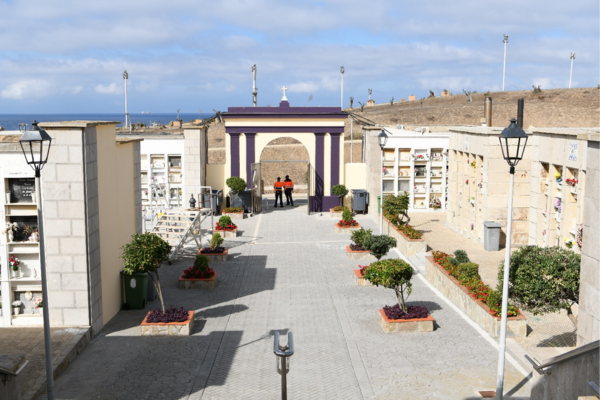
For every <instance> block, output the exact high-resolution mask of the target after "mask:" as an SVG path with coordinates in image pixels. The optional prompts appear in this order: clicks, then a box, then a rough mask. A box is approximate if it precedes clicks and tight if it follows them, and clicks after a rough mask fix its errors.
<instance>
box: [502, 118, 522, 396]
mask: <svg viewBox="0 0 600 400" xmlns="http://www.w3.org/2000/svg"><path fill="white" fill-rule="evenodd" d="M516 122H517V120H516V119H514V118H513V119H511V120H510V125H509V126H508V127H507V128H505V129H504V130H503V131H502V133H501V134H500V136H499V138H498V139H499V140H500V148H501V149H502V157H503V158H504V159H505V160H506V162H507V163H508V165H509V166H510V171H509V172H510V194H509V197H508V218H507V224H506V254H505V256H504V281H503V282H502V323H501V328H500V345H499V355H498V376H497V381H496V400H502V398H503V395H504V394H503V391H504V359H505V356H506V323H507V320H506V319H507V311H508V279H509V272H510V248H511V242H512V240H511V239H512V237H511V236H512V211H513V188H514V185H515V167H516V166H517V164H518V163H519V161H521V160H522V159H523V154H524V153H525V146H526V145H527V134H526V133H525V131H524V130H523V129H522V128H521V127H520V126H519V125H517V123H516Z"/></svg>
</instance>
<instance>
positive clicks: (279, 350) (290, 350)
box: [273, 332, 294, 357]
mask: <svg viewBox="0 0 600 400" xmlns="http://www.w3.org/2000/svg"><path fill="white" fill-rule="evenodd" d="M273 353H275V355H276V356H278V357H291V356H293V355H294V341H293V339H292V332H288V344H287V346H281V345H280V344H279V332H275V346H274V349H273Z"/></svg>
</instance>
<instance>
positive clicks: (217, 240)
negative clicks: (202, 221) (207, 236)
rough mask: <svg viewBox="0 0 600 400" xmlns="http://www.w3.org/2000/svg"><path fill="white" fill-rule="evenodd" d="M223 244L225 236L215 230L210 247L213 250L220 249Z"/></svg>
mask: <svg viewBox="0 0 600 400" xmlns="http://www.w3.org/2000/svg"><path fill="white" fill-rule="evenodd" d="M222 244H223V238H222V237H221V234H220V233H219V232H215V233H213V235H212V239H211V240H210V248H211V249H213V250H216V249H218V248H219V247H221V245H222Z"/></svg>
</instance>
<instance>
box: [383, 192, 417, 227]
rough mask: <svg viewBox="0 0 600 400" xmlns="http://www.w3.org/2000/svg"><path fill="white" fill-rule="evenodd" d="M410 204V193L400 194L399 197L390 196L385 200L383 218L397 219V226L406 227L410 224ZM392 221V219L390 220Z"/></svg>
mask: <svg viewBox="0 0 600 400" xmlns="http://www.w3.org/2000/svg"><path fill="white" fill-rule="evenodd" d="M409 203H410V197H409V195H408V192H404V194H399V195H398V196H394V195H389V196H386V197H385V198H384V199H383V216H384V217H386V218H387V215H389V216H390V217H391V218H393V219H395V220H396V221H397V222H395V223H396V224H397V225H405V224H408V223H409V222H410V217H409V216H408V207H409ZM388 219H389V220H390V221H391V219H390V218H388Z"/></svg>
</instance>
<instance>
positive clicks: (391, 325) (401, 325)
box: [379, 308, 435, 333]
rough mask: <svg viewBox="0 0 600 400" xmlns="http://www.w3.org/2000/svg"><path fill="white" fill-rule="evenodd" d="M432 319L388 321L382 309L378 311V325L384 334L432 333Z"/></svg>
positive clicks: (428, 316)
mask: <svg viewBox="0 0 600 400" xmlns="http://www.w3.org/2000/svg"><path fill="white" fill-rule="evenodd" d="M433 321H435V320H434V319H433V317H432V316H431V315H429V314H427V318H415V319H389V318H388V317H386V315H385V312H384V311H383V309H381V308H380V309H379V324H380V325H381V328H383V331H384V332H385V333H395V332H433Z"/></svg>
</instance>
